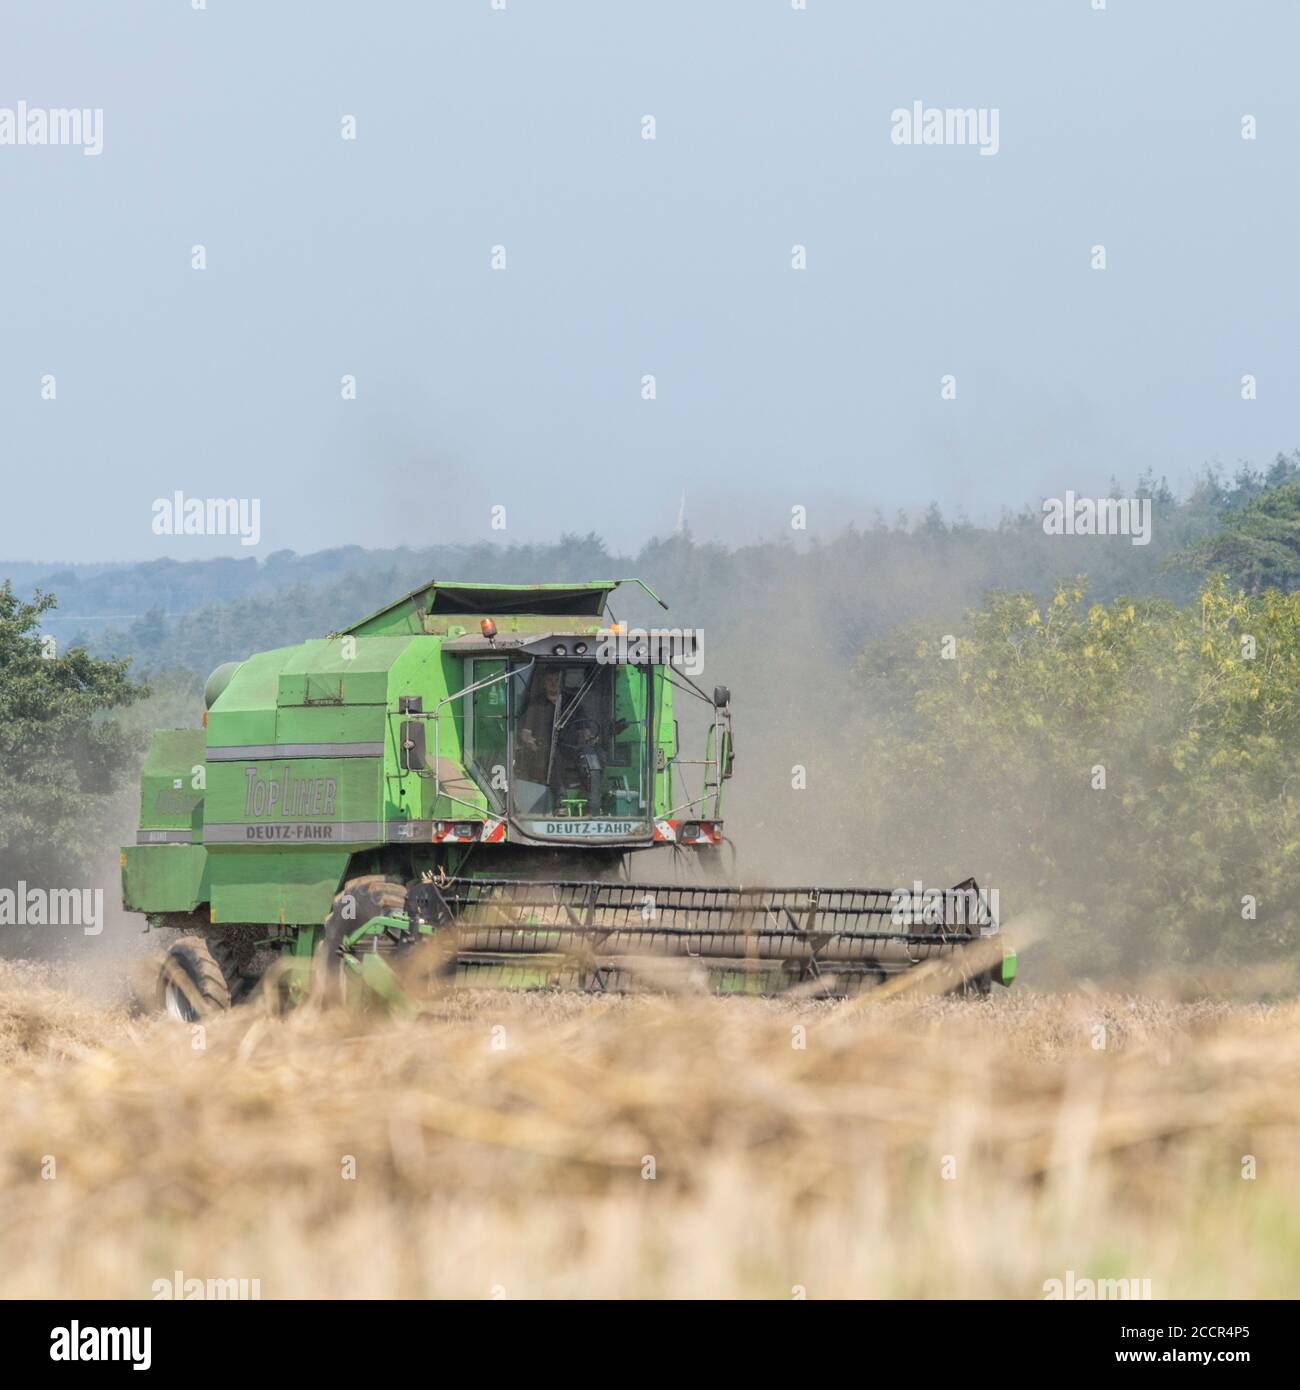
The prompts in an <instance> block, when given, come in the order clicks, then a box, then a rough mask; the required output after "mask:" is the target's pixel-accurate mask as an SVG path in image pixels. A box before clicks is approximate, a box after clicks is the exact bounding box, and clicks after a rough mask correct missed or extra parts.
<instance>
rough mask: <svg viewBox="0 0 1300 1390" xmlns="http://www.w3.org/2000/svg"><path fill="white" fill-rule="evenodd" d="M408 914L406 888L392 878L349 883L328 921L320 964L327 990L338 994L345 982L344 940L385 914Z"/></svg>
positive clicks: (374, 877) (375, 877)
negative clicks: (342, 980) (406, 912)
mask: <svg viewBox="0 0 1300 1390" xmlns="http://www.w3.org/2000/svg"><path fill="white" fill-rule="evenodd" d="M405 911H406V884H405V883H404V882H403V881H402V880H401V879H400V878H397V877H395V876H393V875H391V874H366V875H365V876H364V877H362V878H353V879H349V880H348V881H347V883H345V884H344V885H343V887H342V889H341V890H340V891H339V892H338V893H337V894H336V895H335V897H334V905H333V906H332V907H331V908H330V915H329V916H328V917H326V919H325V933H324V938H325V939H324V943H323V947H322V949H321V953H320V964H321V968H322V973H323V975H324V977H325V982H326V985H327V987H328V988H329V990H330V991H331V992H336V991H337V990H338V987H339V984H340V982H341V979H342V959H341V956H342V950H343V938H344V937H346V936H348V935H350V934H351V933H352V932H354V931H356V929H357V928H358V927H361V926H364V925H365V924H366V923H367V922H368V921H370V919H371V918H372V917H381V916H383V914H384V913H386V912H405Z"/></svg>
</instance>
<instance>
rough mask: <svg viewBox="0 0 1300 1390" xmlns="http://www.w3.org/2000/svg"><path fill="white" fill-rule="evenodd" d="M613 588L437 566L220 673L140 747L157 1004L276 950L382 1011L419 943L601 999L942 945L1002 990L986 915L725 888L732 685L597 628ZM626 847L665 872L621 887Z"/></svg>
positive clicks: (854, 895)
mask: <svg viewBox="0 0 1300 1390" xmlns="http://www.w3.org/2000/svg"><path fill="white" fill-rule="evenodd" d="M627 582H633V583H637V584H640V583H641V581H640V580H635V581H622V580H602V581H597V582H594V583H586V584H542V585H483V584H463V583H444V582H440V581H435V582H431V583H429V584H426V585H423V586H421V587H420V588H418V589H414V590H412V591H411V592H410V593H409V594H406V595H404V596H403V597H401V598H400V599H397V600H396V601H395V602H393V603H390V604H387V605H385V606H384V607H383V608H381V609H379V610H378V611H377V612H375V613H372V614H370V615H369V616H368V617H366V618H363V619H361V620H360V621H359V622H357V623H354V624H353V625H352V626H350V627H348V628H345V629H343V630H342V631H340V632H336V633H332V634H330V636H328V637H326V638H320V639H314V640H311V641H307V642H304V643H302V644H301V645H299V646H295V647H282V648H278V649H276V650H274V651H269V652H261V653H258V654H256V655H254V656H251V657H248V658H247V659H246V660H244V661H240V662H228V663H226V664H225V665H224V666H221V667H219V668H218V669H217V670H216V671H214V672H213V674H212V676H211V677H210V678H209V680H208V683H207V685H206V687H205V689H204V701H205V704H206V706H207V712H206V715H205V718H204V725H203V727H200V728H194V729H185V730H175V731H169V732H161V733H158V734H155V735H154V738H153V741H152V743H151V745H150V749H149V753H148V756H147V759H146V762H145V767H144V776H143V783H142V792H141V819H140V827H139V830H138V832H137V835H136V843H135V844H134V845H130V846H127V847H126V848H125V849H124V850H123V852H122V884H123V902H124V905H125V906H126V908H127V909H128V910H134V911H139V912H144V913H146V914H147V915H148V918H149V922H150V925H151V926H157V927H167V928H177V929H180V931H181V932H182V935H181V936H180V937H178V938H177V939H175V940H174V942H173V944H172V945H171V946H170V947H169V948H168V950H167V952H166V956H165V960H164V963H163V966H162V970H161V975H160V984H159V999H160V1001H161V1002H162V1003H163V1004H164V1006H165V1007H167V1008H168V1009H170V1010H171V1011H172V1012H173V1013H177V1014H178V1015H180V1016H182V1017H186V1016H188V1013H197V1012H203V1011H204V1010H205V1009H209V1008H214V1007H225V1006H227V1005H229V1004H230V1003H232V1002H235V1001H236V1000H237V999H238V998H239V997H241V995H242V994H243V993H244V992H246V991H247V990H248V989H249V988H251V987H252V985H253V983H254V982H255V981H256V980H257V979H258V977H259V976H260V974H261V973H262V972H263V971H264V969H265V967H266V965H267V962H268V959H269V958H270V957H273V956H274V955H276V954H279V955H282V956H284V957H285V958H286V959H287V961H288V962H289V964H290V965H291V967H292V973H293V978H294V980H295V981H296V982H297V983H296V985H295V988H296V989H298V990H299V991H301V990H302V989H305V988H307V987H308V984H309V983H310V981H311V979H312V978H313V975H314V972H316V970H317V968H318V967H320V968H323V969H324V971H325V973H326V975H327V976H330V977H331V978H339V977H340V976H342V977H345V978H352V977H353V976H355V977H357V978H358V979H359V980H360V981H361V982H362V983H363V984H364V985H365V986H368V987H369V988H370V989H372V990H374V991H377V992H378V993H380V994H383V995H386V996H387V997H390V998H391V997H394V996H395V993H396V990H397V987H396V984H395V976H394V972H393V965H394V957H405V956H406V955H407V954H408V953H409V952H410V951H412V950H413V949H414V948H416V947H422V946H427V945H429V944H430V941H431V940H432V941H433V942H434V943H435V944H436V946H437V950H438V952H439V958H440V959H443V960H445V961H447V962H449V969H451V971H452V973H453V975H454V976H455V978H456V979H458V980H462V981H465V982H472V983H489V984H498V983H505V984H517V985H556V984H563V985H569V986H577V987H580V988H595V989H614V988H621V987H623V986H624V985H625V984H626V982H627V981H628V980H629V979H631V978H633V977H634V976H635V975H636V974H637V973H638V968H637V963H638V962H641V963H642V964H645V962H647V961H648V960H650V959H651V958H659V961H658V966H657V967H656V971H655V972H654V973H661V972H660V971H659V967H662V965H663V963H664V958H668V959H670V960H672V961H674V962H676V964H677V965H678V966H681V967H683V968H685V969H686V970H688V971H696V972H698V971H699V970H700V969H703V970H704V972H705V973H706V975H707V978H708V980H709V982H710V983H711V984H712V985H713V986H714V987H716V988H724V989H741V990H744V991H746V992H754V993H772V992H778V991H780V990H782V989H784V988H786V987H788V986H789V985H790V984H791V983H797V982H801V981H802V982H809V981H812V982H814V984H815V986H816V988H818V989H820V990H822V991H823V992H826V993H842V992H846V991H847V990H850V989H856V988H858V987H860V986H861V985H862V984H864V983H870V982H877V981H879V980H881V979H884V978H885V977H886V976H888V975H890V974H893V973H896V972H898V971H900V970H906V969H909V968H911V967H912V966H914V965H917V964H920V963H921V962H923V961H926V960H931V959H935V958H955V957H962V958H963V959H964V960H969V961H970V962H971V964H970V966H969V967H967V966H966V965H963V967H962V971H963V973H962V979H963V980H965V981H968V982H969V981H971V980H975V981H978V982H982V983H983V985H984V986H987V984H988V983H989V982H991V981H992V980H993V979H995V978H996V979H1000V980H1002V982H1003V983H1009V981H1010V977H1011V974H1013V973H1014V957H1013V956H1006V955H1005V954H1003V953H999V959H998V961H997V962H996V964H995V967H989V966H987V965H986V963H985V962H984V954H985V952H984V951H983V947H984V946H985V945H987V943H988V939H989V938H990V937H992V936H995V935H996V933H997V924H996V921H995V920H993V919H992V918H991V917H990V916H988V915H987V914H986V915H985V916H984V917H982V918H981V919H980V920H979V921H978V922H976V923H972V922H971V921H969V920H966V919H965V918H963V919H962V920H960V921H959V920H958V919H957V917H956V916H955V915H954V914H953V912H951V911H949V910H948V909H947V908H945V907H942V906H941V907H940V908H939V909H938V911H937V912H935V911H928V912H927V913H925V914H923V915H918V916H916V917H915V920H912V919H910V918H909V919H908V920H901V919H900V918H899V917H898V898H897V895H896V894H893V893H891V892H890V891H889V890H886V889H867V888H851V889H842V888H762V889H753V888H741V887H739V886H723V885H722V884H720V883H719V881H718V878H719V876H718V873H717V859H718V849H719V846H720V845H722V844H723V843H724V839H725V837H724V834H723V792H724V784H725V783H726V781H727V779H728V778H729V777H730V776H731V773H732V770H733V766H734V743H733V739H732V727H731V695H730V691H729V690H728V689H727V688H726V687H725V686H721V685H719V686H716V687H715V688H714V689H713V691H712V693H711V694H709V693H706V691H705V689H704V688H703V687H702V686H701V684H700V678H701V677H702V661H703V644H702V638H701V636H700V634H699V633H697V632H695V631H692V630H691V629H681V628H629V627H627V626H625V625H624V624H622V623H619V622H617V621H615V619H614V618H613V615H612V614H610V613H609V612H608V611H607V605H608V599H609V596H610V594H611V592H612V591H613V590H614V589H615V588H617V587H618V585H619V584H620V583H627ZM642 588H646V586H645V585H642ZM646 592H647V593H649V594H650V597H651V598H653V599H654V600H655V601H656V602H657V603H659V604H660V605H661V606H662V607H666V606H667V605H665V604H663V602H662V600H660V599H658V597H657V596H656V595H654V594H653V593H650V591H649V589H648V588H647V589H646ZM683 701H685V702H686V704H685V705H684V704H682V702H683ZM675 702H677V705H678V706H681V711H680V713H679V712H678V710H677V709H676V708H675ZM687 705H689V711H688V710H687ZM682 714H689V715H691V716H694V717H688V718H686V719H683V718H682V717H681V715H682ZM683 723H685V724H687V725H690V726H694V727H693V728H692V729H690V730H689V731H688V733H687V735H686V737H683V734H682V724H683ZM692 753H693V756H692ZM644 851H654V852H655V853H654V854H653V856H652V857H653V858H655V859H659V858H660V857H661V855H662V854H663V853H664V852H665V851H670V852H671V854H672V855H674V856H675V857H676V858H675V862H674V864H673V868H674V869H675V871H677V881H676V882H674V883H671V884H664V883H662V882H660V883H656V882H654V881H653V880H650V879H646V880H638V881H633V878H632V875H631V874H630V872H629V869H628V866H629V863H630V860H631V856H632V855H634V854H640V853H641V852H644ZM684 854H685V856H686V857H687V858H689V859H690V860H691V861H692V862H694V863H697V864H698V863H700V862H701V857H702V856H704V857H707V860H708V862H709V865H710V872H709V873H707V874H703V875H701V874H693V873H691V872H689V871H687V872H685V873H684V874H683V873H682V870H683V867H684V866H683V864H682V862H681V860H682V858H683V855H684ZM683 879H684V880H685V881H683ZM692 880H694V882H693V883H692V882H691V881H692ZM975 945H979V946H980V947H981V950H980V951H977V952H975V953H974V954H966V953H967V948H969V947H972V946H975ZM314 962H315V964H314ZM322 962H323V965H321V963H322ZM187 1011H188V1013H187Z"/></svg>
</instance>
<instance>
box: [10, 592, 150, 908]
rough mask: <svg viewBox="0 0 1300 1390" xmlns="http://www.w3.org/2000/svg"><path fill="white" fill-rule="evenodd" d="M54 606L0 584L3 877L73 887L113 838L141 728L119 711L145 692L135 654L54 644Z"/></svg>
mask: <svg viewBox="0 0 1300 1390" xmlns="http://www.w3.org/2000/svg"><path fill="white" fill-rule="evenodd" d="M55 605H56V600H55V598H54V596H53V595H51V594H42V593H40V592H39V591H38V592H37V594H36V596H35V598H34V599H33V601H31V602H24V601H22V600H20V599H19V598H18V597H17V596H16V595H15V593H14V591H13V586H12V585H11V584H10V583H9V582H8V581H7V580H6V581H5V582H4V583H3V584H0V885H3V886H7V887H12V886H13V885H14V884H15V883H16V882H17V881H18V880H20V879H22V880H25V881H26V882H27V883H28V884H29V885H31V886H50V887H58V886H75V885H76V884H77V883H78V881H79V880H80V881H81V882H83V883H84V882H85V881H86V878H87V876H88V875H89V874H90V873H91V872H92V866H94V865H95V864H96V861H97V860H102V857H103V854H104V848H105V846H106V845H108V844H110V843H111V842H112V840H113V836H112V834H111V833H110V832H111V829H112V825H111V822H112V820H113V818H114V812H115V809H116V808H115V804H114V793H115V792H117V791H118V790H119V789H120V788H122V787H123V786H124V785H125V783H126V782H127V780H128V779H129V778H131V777H132V776H133V775H134V772H135V769H136V766H137V764H138V754H139V742H140V736H139V733H138V731H134V730H128V729H127V728H125V727H124V726H123V725H122V723H121V722H120V720H118V719H115V718H113V717H112V712H113V711H114V710H119V709H123V708H125V707H126V706H128V705H131V704H132V703H133V702H135V701H136V700H138V699H140V698H141V697H142V696H144V695H146V694H147V693H148V692H147V690H146V689H145V687H143V686H142V685H139V684H137V683H135V682H133V681H132V680H131V679H130V677H129V676H128V674H127V667H128V664H129V663H128V662H126V661H123V660H117V659H111V660H99V659H96V658H94V657H92V656H91V655H90V654H89V653H88V652H87V651H86V650H85V648H84V647H74V648H72V649H71V650H69V651H67V652H64V653H61V654H60V653H56V652H54V651H53V650H52V649H51V648H50V647H49V645H48V644H47V640H46V639H45V638H43V637H42V634H41V631H40V625H41V618H42V615H43V614H45V613H47V612H49V611H50V610H51V609H52V608H54V607H55Z"/></svg>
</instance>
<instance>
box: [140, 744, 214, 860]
mask: <svg viewBox="0 0 1300 1390" xmlns="http://www.w3.org/2000/svg"><path fill="white" fill-rule="evenodd" d="M206 756H207V755H206V752H205V748H204V738H203V730H202V729H164V730H162V731H160V732H159V733H156V734H154V736H153V738H152V740H151V741H150V743H149V751H148V753H147V754H146V756H145V760H144V769H143V771H142V773H141V777H140V828H141V829H142V830H146V829H147V830H190V831H192V832H193V836H194V839H195V840H198V839H199V838H200V834H201V828H202V824H203V820H202V806H203V763H204V759H205V757H206Z"/></svg>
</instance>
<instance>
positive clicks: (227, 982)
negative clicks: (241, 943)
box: [158, 936, 243, 1023]
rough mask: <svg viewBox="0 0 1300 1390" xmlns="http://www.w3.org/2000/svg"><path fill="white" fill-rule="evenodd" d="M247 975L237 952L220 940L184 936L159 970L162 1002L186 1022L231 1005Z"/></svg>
mask: <svg viewBox="0 0 1300 1390" xmlns="http://www.w3.org/2000/svg"><path fill="white" fill-rule="evenodd" d="M242 984H243V977H242V976H241V974H240V972H239V967H238V965H237V964H236V962H235V957H234V952H233V951H232V950H231V949H230V948H229V946H227V945H225V944H224V943H222V942H219V941H211V942H210V941H206V940H205V939H204V938H203V937H201V936H182V937H179V938H178V939H177V940H175V941H173V942H172V943H171V945H170V946H168V948H167V952H166V954H165V955H164V956H163V959H162V966H161V968H160V969H159V971H158V1004H159V1006H160V1007H161V1008H162V1010H163V1012H164V1013H166V1014H168V1015H170V1016H171V1017H172V1018H176V1019H179V1020H180V1021H181V1022H182V1023H196V1022H197V1021H198V1020H199V1019H201V1018H204V1017H206V1016H208V1015H210V1014H214V1013H221V1012H223V1011H224V1010H226V1009H228V1008H230V1006H231V1004H232V1003H233V1002H234V999H235V998H236V997H237V996H238V994H239V993H240V990H241V987H242Z"/></svg>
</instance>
